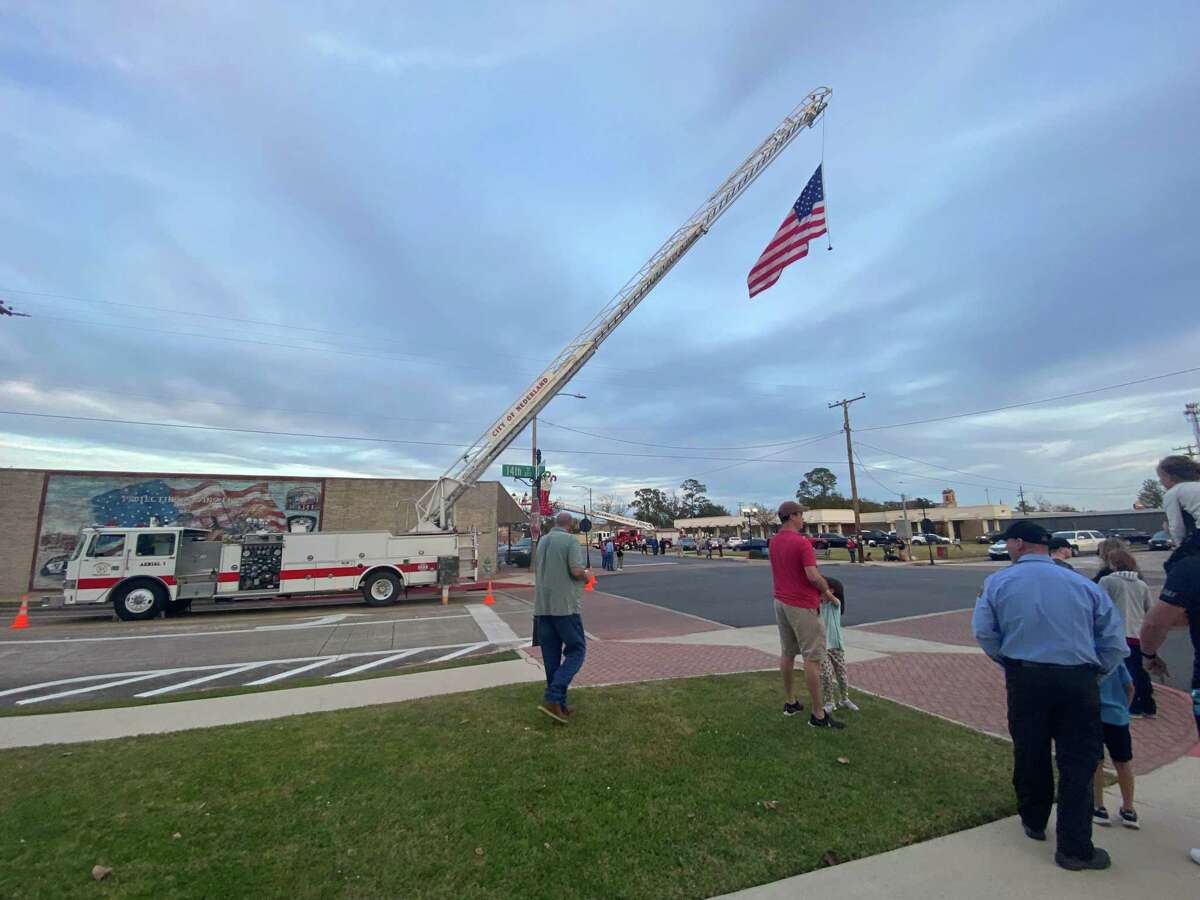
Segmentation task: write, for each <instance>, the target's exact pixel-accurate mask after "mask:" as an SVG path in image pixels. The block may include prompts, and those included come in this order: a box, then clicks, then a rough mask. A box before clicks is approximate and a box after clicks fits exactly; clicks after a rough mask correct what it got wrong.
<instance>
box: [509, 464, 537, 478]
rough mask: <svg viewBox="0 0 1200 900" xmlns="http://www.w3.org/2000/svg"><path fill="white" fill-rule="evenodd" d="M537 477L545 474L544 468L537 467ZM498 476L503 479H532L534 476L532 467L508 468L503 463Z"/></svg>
mask: <svg viewBox="0 0 1200 900" xmlns="http://www.w3.org/2000/svg"><path fill="white" fill-rule="evenodd" d="M538 470H539V471H538V473H537V474H539V475H542V474H545V472H546V467H545V466H538ZM500 474H501V475H502V476H503V477H504V478H532V477H533V476H534V471H533V466H510V465H509V464H508V463H505V464H504V465H502V466H501V467H500Z"/></svg>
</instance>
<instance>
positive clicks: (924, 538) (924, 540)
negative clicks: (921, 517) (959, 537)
mask: <svg viewBox="0 0 1200 900" xmlns="http://www.w3.org/2000/svg"><path fill="white" fill-rule="evenodd" d="M912 542H913V543H914V544H919V545H921V546H924V545H925V544H952V543H954V542H953V541H951V540H950V538H948V537H942V536H941V535H940V534H934V533H933V532H932V531H928V532H925V533H924V534H914V535H913V537H912Z"/></svg>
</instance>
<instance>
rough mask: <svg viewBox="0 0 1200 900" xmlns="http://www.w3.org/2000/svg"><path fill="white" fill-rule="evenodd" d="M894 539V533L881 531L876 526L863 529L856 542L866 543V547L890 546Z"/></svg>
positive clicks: (894, 541)
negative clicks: (867, 529)
mask: <svg viewBox="0 0 1200 900" xmlns="http://www.w3.org/2000/svg"><path fill="white" fill-rule="evenodd" d="M896 540H897V538H896V535H894V534H891V533H889V532H887V531H881V530H879V529H878V528H873V529H871V530H870V531H864V532H862V533H861V534H860V535H859V536H858V542H859V543H860V544H866V545H867V546H868V547H890V546H891V545H892V544H894V543H896Z"/></svg>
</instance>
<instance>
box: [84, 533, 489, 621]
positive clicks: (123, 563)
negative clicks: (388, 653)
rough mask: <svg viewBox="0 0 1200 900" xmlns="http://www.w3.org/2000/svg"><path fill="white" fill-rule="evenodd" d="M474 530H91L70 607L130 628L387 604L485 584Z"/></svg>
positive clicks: (85, 544) (85, 538) (87, 536)
mask: <svg viewBox="0 0 1200 900" xmlns="http://www.w3.org/2000/svg"><path fill="white" fill-rule="evenodd" d="M478 560H479V553H478V539H477V535H476V534H475V533H474V532H472V533H469V534H458V533H455V532H443V531H437V532H432V533H416V534H404V535H394V534H390V533H388V532H386V531H344V532H339V531H324V532H316V533H285V534H276V533H270V532H261V533H256V534H247V535H244V536H243V537H242V538H240V539H239V540H235V541H227V540H213V539H212V535H211V533H210V532H208V531H204V530H201V529H195V528H180V527H171V526H152V527H144V528H141V527H140V528H109V527H104V528H99V527H96V528H85V529H83V530H82V531H81V532H80V535H79V540H78V541H77V542H76V544H75V550H74V552H73V553H72V555H71V559H70V561H69V562H68V563H67V573H66V582H65V584H64V590H63V595H64V597H63V599H64V603H65V605H67V606H75V605H83V604H98V603H111V604H112V605H113V609H114V610H115V611H116V614H117V615H118V616H119V617H120V618H122V619H125V620H127V621H129V620H138V619H152V618H155V617H156V616H158V615H160V614H161V613H163V612H177V611H180V610H183V609H186V608H187V607H188V605H190V604H191V602H192V601H193V600H197V599H200V600H246V599H263V598H275V597H281V598H282V597H300V596H304V595H318V594H339V593H345V594H351V593H360V594H361V595H362V597H363V599H364V600H366V602H367V603H368V604H370V605H371V606H387V605H389V604H391V603H395V602H396V601H397V600H399V599H400V598H401V597H402V596H403V595H404V594H405V592H406V591H407V590H408V588H410V587H414V586H417V585H449V584H452V583H454V582H457V581H460V580H471V581H474V580H476V579H478V577H479V571H478Z"/></svg>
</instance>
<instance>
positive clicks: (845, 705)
mask: <svg viewBox="0 0 1200 900" xmlns="http://www.w3.org/2000/svg"><path fill="white" fill-rule="evenodd" d="M838 707H839V708H840V709H848V710H850V712H858V704H857V703H855V702H854V701H853V700H851V699H850V698H849V697H847V698H846V699H845V700H843V701H842V702H841V703H839V704H838Z"/></svg>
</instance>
